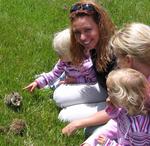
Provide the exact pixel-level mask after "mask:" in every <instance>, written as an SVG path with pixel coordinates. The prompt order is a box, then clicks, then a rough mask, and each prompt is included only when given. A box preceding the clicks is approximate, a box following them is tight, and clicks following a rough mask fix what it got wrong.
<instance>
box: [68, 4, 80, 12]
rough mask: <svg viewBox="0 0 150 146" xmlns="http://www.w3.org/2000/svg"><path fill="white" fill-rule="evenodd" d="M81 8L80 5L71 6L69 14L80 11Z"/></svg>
mask: <svg viewBox="0 0 150 146" xmlns="http://www.w3.org/2000/svg"><path fill="white" fill-rule="evenodd" d="M80 9H81V6H80V5H73V6H72V8H71V9H70V13H72V12H74V11H77V10H80Z"/></svg>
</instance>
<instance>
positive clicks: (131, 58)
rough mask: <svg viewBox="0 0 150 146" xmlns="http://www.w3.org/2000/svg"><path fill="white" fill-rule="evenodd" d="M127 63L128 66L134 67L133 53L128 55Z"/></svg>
mask: <svg viewBox="0 0 150 146" xmlns="http://www.w3.org/2000/svg"><path fill="white" fill-rule="evenodd" d="M126 63H127V66H128V67H129V68H132V66H133V57H132V56H131V55H127V56H126Z"/></svg>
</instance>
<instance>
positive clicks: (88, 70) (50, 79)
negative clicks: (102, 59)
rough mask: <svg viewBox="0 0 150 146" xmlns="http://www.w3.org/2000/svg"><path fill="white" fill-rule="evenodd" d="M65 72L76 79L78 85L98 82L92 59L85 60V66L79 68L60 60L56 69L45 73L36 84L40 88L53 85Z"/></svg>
mask: <svg viewBox="0 0 150 146" xmlns="http://www.w3.org/2000/svg"><path fill="white" fill-rule="evenodd" d="M64 72H65V75H66V76H68V77H73V78H75V79H76V83H96V82H97V79H96V73H95V71H94V68H93V63H92V60H91V58H87V59H85V60H84V62H83V64H82V65H80V66H78V67H75V66H73V65H71V64H70V63H67V62H64V61H61V60H58V62H57V64H56V65H55V66H54V68H53V69H52V70H51V71H50V72H48V73H43V74H42V75H41V76H40V77H39V78H37V79H36V82H37V83H38V86H39V87H40V88H42V87H44V86H46V85H48V84H53V83H54V82H55V81H56V80H57V79H58V78H59V77H60V76H61V75H62V74H63V73H64Z"/></svg>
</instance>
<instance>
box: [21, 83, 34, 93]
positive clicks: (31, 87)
mask: <svg viewBox="0 0 150 146" xmlns="http://www.w3.org/2000/svg"><path fill="white" fill-rule="evenodd" d="M36 87H37V82H36V81H34V82H32V83H31V84H29V85H28V86H26V87H25V88H23V89H27V90H28V91H29V92H33V91H34V89H35V88H36Z"/></svg>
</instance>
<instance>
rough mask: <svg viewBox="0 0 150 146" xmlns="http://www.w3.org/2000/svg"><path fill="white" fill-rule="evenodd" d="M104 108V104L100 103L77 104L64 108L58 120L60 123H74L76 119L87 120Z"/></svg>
mask: <svg viewBox="0 0 150 146" xmlns="http://www.w3.org/2000/svg"><path fill="white" fill-rule="evenodd" d="M105 106H106V102H100V103H90V104H77V105H72V106H69V107H66V108H63V109H62V110H61V111H60V113H59V115H58V118H59V119H60V120H61V121H65V122H67V121H69V122H71V121H74V120H77V119H82V118H87V117H89V116H92V115H93V114H94V113H96V112H98V111H99V110H102V109H104V108H105Z"/></svg>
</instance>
